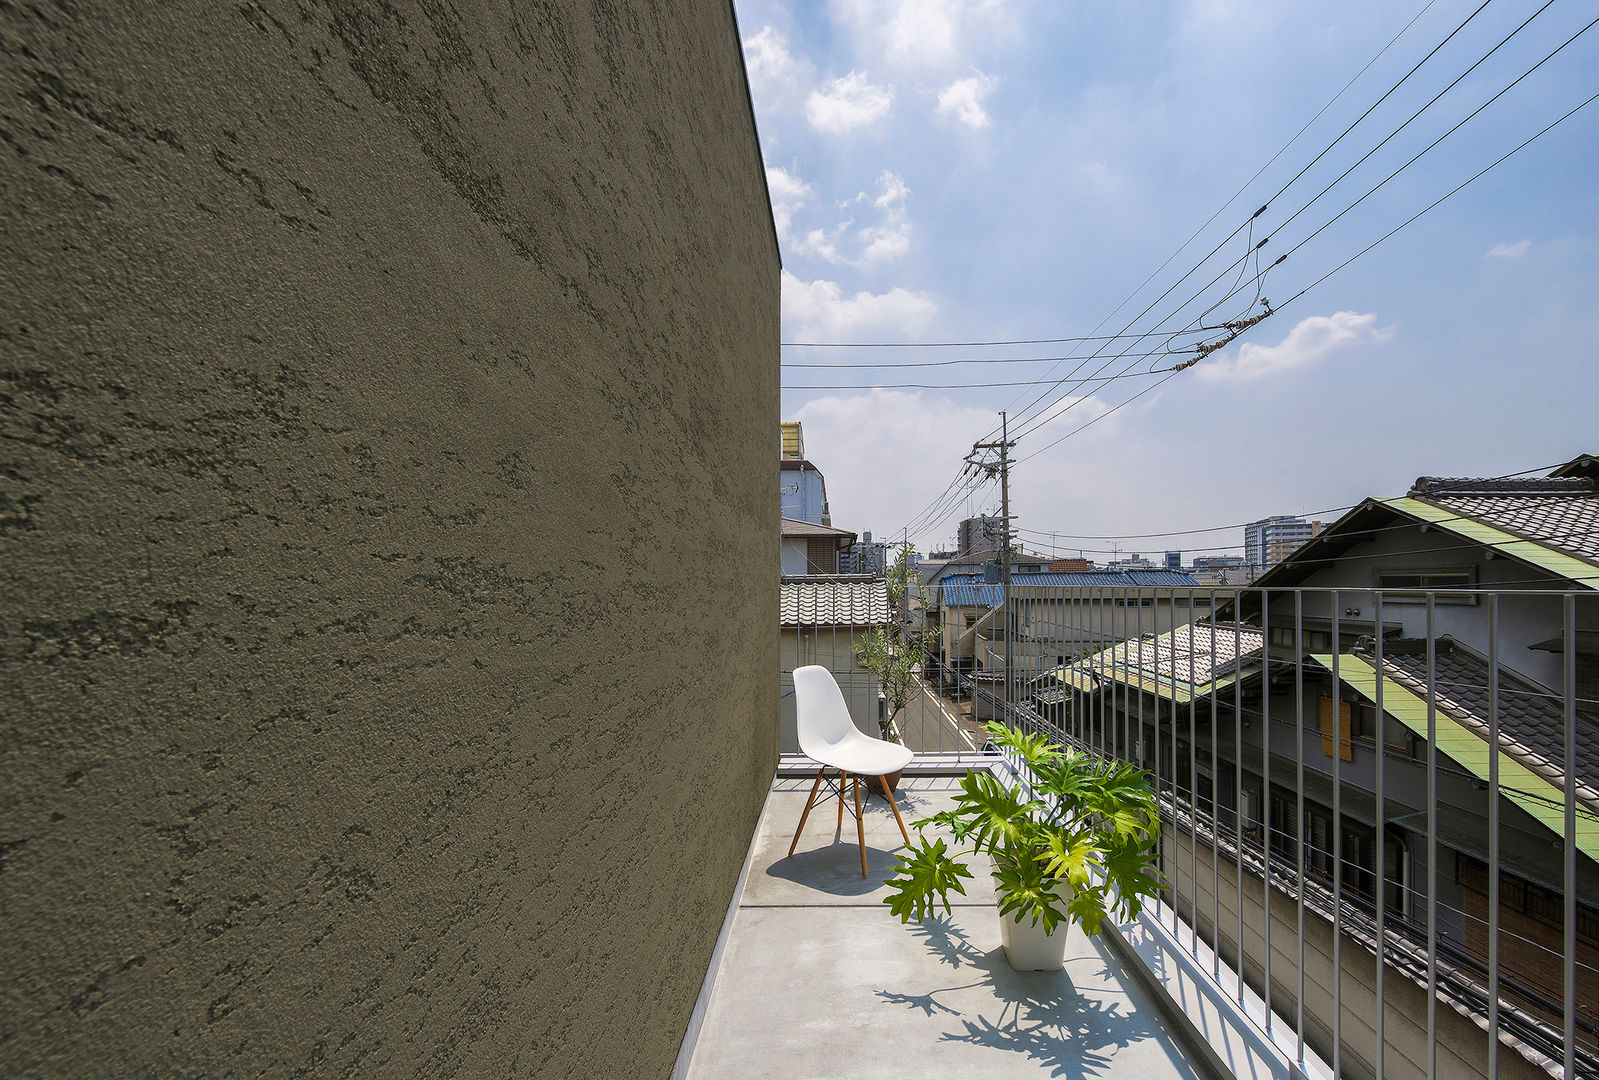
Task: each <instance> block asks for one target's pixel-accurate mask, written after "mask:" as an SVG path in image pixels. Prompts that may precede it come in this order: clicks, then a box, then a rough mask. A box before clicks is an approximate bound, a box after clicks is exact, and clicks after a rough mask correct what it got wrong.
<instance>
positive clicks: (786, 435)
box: [777, 420, 833, 525]
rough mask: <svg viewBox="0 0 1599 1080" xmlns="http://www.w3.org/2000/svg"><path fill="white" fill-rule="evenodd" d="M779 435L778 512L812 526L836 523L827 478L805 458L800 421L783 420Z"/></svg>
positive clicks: (803, 436)
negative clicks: (828, 496) (830, 503)
mask: <svg viewBox="0 0 1599 1080" xmlns="http://www.w3.org/2000/svg"><path fill="white" fill-rule="evenodd" d="M778 434H779V439H778V446H779V450H778V462H777V485H778V499H779V505H780V509H779V513H780V514H781V515H782V516H783V517H788V518H795V519H797V520H799V521H809V522H811V523H812V524H813V525H831V524H833V515H832V511H831V510H830V509H829V508H828V505H827V479H826V478H825V477H823V476H822V471H821V470H820V469H818V468H817V467H816V466H815V465H813V464H811V463H810V462H809V461H807V460H806V459H805V435H804V432H803V431H802V430H801V427H800V423H799V421H797V420H787V421H784V422H783V423H782V424H781V425H779V430H778Z"/></svg>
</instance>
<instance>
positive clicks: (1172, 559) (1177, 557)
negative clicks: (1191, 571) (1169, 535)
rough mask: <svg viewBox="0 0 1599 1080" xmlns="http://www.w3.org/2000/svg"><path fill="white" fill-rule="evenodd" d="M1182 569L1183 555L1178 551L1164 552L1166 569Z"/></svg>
mask: <svg viewBox="0 0 1599 1080" xmlns="http://www.w3.org/2000/svg"><path fill="white" fill-rule="evenodd" d="M1182 568H1183V553H1182V552H1180V551H1168V552H1166V569H1168V570H1181V569H1182Z"/></svg>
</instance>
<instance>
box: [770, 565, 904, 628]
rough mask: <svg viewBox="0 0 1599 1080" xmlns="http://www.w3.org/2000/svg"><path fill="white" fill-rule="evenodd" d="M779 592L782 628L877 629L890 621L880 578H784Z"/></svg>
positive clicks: (844, 576)
mask: <svg viewBox="0 0 1599 1080" xmlns="http://www.w3.org/2000/svg"><path fill="white" fill-rule="evenodd" d="M778 588H779V600H778V606H779V609H780V611H781V624H782V625H783V626H880V625H882V624H883V623H886V622H888V620H889V614H890V612H889V606H888V584H887V583H886V582H884V581H883V579H882V578H871V577H867V576H865V575H856V574H838V575H825V576H824V575H820V574H818V575H814V576H810V577H786V578H783V579H782V583H781V585H779V587H778Z"/></svg>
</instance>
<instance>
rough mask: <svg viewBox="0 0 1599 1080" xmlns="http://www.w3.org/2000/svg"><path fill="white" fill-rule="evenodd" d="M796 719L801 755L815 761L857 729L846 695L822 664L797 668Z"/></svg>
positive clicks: (795, 670) (795, 682) (795, 690)
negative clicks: (845, 699) (846, 701)
mask: <svg viewBox="0 0 1599 1080" xmlns="http://www.w3.org/2000/svg"><path fill="white" fill-rule="evenodd" d="M794 718H795V722H796V725H797V727H798V729H799V745H800V752H801V753H804V754H806V755H808V756H810V757H813V758H814V757H816V756H817V754H818V753H826V748H827V747H829V746H837V745H838V744H839V743H841V742H843V741H844V740H845V739H846V738H848V737H849V736H850V735H851V734H852V733H854V732H855V730H856V728H855V722H854V721H853V720H851V719H850V716H849V706H848V705H845V704H844V692H843V691H842V690H840V689H839V688H838V681H837V680H836V679H834V678H833V673H832V672H831V671H828V670H827V669H826V668H825V667H822V666H821V665H820V664H811V665H809V666H807V667H799V668H795V669H794Z"/></svg>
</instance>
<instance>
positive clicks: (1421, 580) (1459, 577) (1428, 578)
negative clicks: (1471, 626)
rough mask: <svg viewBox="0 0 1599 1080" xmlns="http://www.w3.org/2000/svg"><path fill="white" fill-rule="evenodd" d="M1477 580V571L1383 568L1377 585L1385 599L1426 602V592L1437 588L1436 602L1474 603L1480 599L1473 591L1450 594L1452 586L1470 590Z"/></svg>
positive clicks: (1416, 602) (1402, 601)
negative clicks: (1471, 592) (1470, 592)
mask: <svg viewBox="0 0 1599 1080" xmlns="http://www.w3.org/2000/svg"><path fill="white" fill-rule="evenodd" d="M1476 583H1477V575H1476V573H1475V571H1472V570H1470V569H1464V570H1380V571H1378V573H1377V588H1379V589H1381V590H1382V591H1383V599H1384V600H1391V601H1393V602H1395V603H1400V604H1407V603H1408V604H1422V603H1426V601H1427V597H1426V595H1425V592H1426V591H1428V590H1437V591H1438V592H1437V595H1436V596H1435V597H1434V600H1433V602H1434V603H1436V604H1475V603H1476V602H1477V598H1476V596H1474V595H1470V594H1461V595H1454V596H1452V595H1450V594H1449V592H1448V590H1450V589H1469V588H1471V587H1472V586H1474V585H1475V584H1476Z"/></svg>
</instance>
